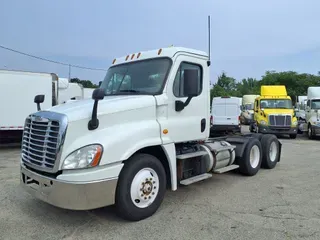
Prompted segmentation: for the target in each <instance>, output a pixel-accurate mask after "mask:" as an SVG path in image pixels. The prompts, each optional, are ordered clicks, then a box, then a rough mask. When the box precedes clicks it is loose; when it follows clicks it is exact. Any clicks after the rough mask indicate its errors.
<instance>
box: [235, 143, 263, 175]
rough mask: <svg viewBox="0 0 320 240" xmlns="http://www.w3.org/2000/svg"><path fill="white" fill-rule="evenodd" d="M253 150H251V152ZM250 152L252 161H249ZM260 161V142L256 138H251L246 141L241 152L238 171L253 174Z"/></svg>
mask: <svg viewBox="0 0 320 240" xmlns="http://www.w3.org/2000/svg"><path fill="white" fill-rule="evenodd" d="M252 151H253V152H252ZM251 152H252V153H253V155H254V156H253V158H255V159H253V160H255V161H253V162H251V161H250V155H251ZM261 162H262V149H261V143H260V141H259V140H258V139H257V138H252V139H250V140H249V141H248V143H247V146H246V147H245V150H244V152H243V155H242V158H241V159H240V161H239V171H240V173H241V174H243V175H246V176H254V175H256V174H257V172H258V171H259V169H260V166H261Z"/></svg>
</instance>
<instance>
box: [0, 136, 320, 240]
mask: <svg viewBox="0 0 320 240" xmlns="http://www.w3.org/2000/svg"><path fill="white" fill-rule="evenodd" d="M281 142H282V143H283V151H282V159H281V162H280V163H279V164H278V165H277V167H276V168H275V169H273V170H264V169H262V170H261V171H260V172H259V173H258V174H257V175H256V176H254V177H243V176H240V175H238V174H235V173H227V174H223V175H214V177H213V178H211V179H209V180H206V181H204V182H201V183H197V184H193V185H190V186H188V187H183V188H180V189H179V190H178V191H177V192H168V193H167V195H166V197H165V200H164V202H163V204H162V206H161V208H160V209H159V211H158V212H157V213H156V214H155V215H154V216H153V217H151V218H149V219H146V220H143V221H140V222H136V223H131V222H125V221H123V220H121V219H119V218H118V217H116V216H115V213H114V209H113V208H112V207H108V208H103V209H97V210H94V211H78V212H77V211H68V210H62V209H58V208H55V207H53V206H50V205H48V204H46V203H43V202H40V201H37V200H35V199H33V198H32V197H31V196H29V195H28V194H27V193H25V192H24V191H23V190H22V189H21V188H20V187H19V156H20V149H19V148H15V147H10V148H8V147H6V148H2V149H0V179H1V182H0V209H1V211H0V239H10V240H11V239H12V240H18V239H33V240H36V239H39V240H45V239H104V240H106V239H108V240H109V239H139V240H142V239H184V240H185V239H219V240H221V239H244V240H249V239H254V240H260V239H267V240H270V239H317V240H318V239H320V200H319V199H320V190H319V189H320V174H319V173H320V161H319V154H318V152H319V140H315V141H311V140H308V139H307V138H306V137H302V136H299V137H298V138H297V139H295V140H291V139H288V138H283V139H281Z"/></svg>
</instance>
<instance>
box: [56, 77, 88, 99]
mask: <svg viewBox="0 0 320 240" xmlns="http://www.w3.org/2000/svg"><path fill="white" fill-rule="evenodd" d="M83 98H84V88H83V86H82V85H81V84H79V83H71V82H69V80H68V78H59V104H62V103H66V102H69V100H80V99H83Z"/></svg>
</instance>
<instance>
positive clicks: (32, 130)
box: [21, 112, 65, 171]
mask: <svg viewBox="0 0 320 240" xmlns="http://www.w3.org/2000/svg"><path fill="white" fill-rule="evenodd" d="M43 115H46V114H44V113H43V112H42V115H41V112H40V113H37V115H30V116H29V117H28V118H27V119H26V121H25V127H24V131H23V138H22V153H21V155H22V162H23V163H25V164H26V165H29V166H30V167H34V168H36V169H43V170H44V171H45V170H47V171H52V170H53V169H54V167H55V163H56V160H57V158H58V153H59V150H60V145H61V143H62V138H63V136H62V133H63V132H62V131H61V130H64V129H61V128H64V127H65V126H64V125H63V121H60V120H59V119H50V118H48V117H45V116H43Z"/></svg>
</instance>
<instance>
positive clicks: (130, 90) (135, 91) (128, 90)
mask: <svg viewBox="0 0 320 240" xmlns="http://www.w3.org/2000/svg"><path fill="white" fill-rule="evenodd" d="M119 92H133V93H141V92H140V91H137V90H132V89H127V90H119Z"/></svg>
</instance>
